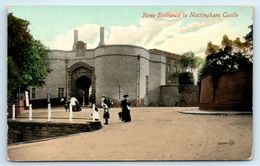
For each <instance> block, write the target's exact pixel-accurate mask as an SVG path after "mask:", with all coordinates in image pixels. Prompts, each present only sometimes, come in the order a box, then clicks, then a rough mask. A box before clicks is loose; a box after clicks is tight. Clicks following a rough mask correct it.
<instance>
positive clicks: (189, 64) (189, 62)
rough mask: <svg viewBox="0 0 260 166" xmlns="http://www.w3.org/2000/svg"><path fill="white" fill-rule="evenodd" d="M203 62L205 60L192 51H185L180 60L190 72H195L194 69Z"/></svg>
mask: <svg viewBox="0 0 260 166" xmlns="http://www.w3.org/2000/svg"><path fill="white" fill-rule="evenodd" d="M202 62H203V60H202V59H201V58H199V57H196V56H195V54H194V53H193V52H192V51H189V52H185V53H184V54H183V55H182V58H181V60H180V63H181V65H182V67H184V68H186V71H189V72H193V70H194V69H196V68H197V67H199V66H200V65H201V64H202Z"/></svg>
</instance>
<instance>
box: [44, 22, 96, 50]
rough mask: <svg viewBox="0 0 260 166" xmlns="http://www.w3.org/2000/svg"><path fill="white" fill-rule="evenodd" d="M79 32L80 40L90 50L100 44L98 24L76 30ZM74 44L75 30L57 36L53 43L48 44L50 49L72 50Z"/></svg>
mask: <svg viewBox="0 0 260 166" xmlns="http://www.w3.org/2000/svg"><path fill="white" fill-rule="evenodd" d="M75 29H77V30H78V40H81V41H84V42H85V43H87V47H88V48H94V47H95V46H97V45H98V42H99V29H100V26H99V25H97V24H86V25H83V26H80V27H78V28H75ZM73 42H74V30H71V31H69V32H66V33H64V34H61V35H59V36H57V37H56V38H55V39H54V40H53V41H50V42H47V43H46V45H47V46H49V48H50V49H57V50H71V49H72V45H73Z"/></svg>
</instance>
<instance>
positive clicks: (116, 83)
mask: <svg viewBox="0 0 260 166" xmlns="http://www.w3.org/2000/svg"><path fill="white" fill-rule="evenodd" d="M140 66H142V68H145V70H141V72H140ZM95 74H96V101H97V104H100V102H101V97H102V95H105V96H109V97H110V98H111V99H112V100H113V101H114V103H115V105H117V104H118V103H119V101H120V100H122V98H123V95H124V94H128V95H129V100H130V101H131V102H132V104H133V105H138V103H141V101H142V100H143V98H144V96H145V94H144V93H145V92H144V91H145V90H144V89H143V88H145V81H144V80H145V78H146V75H147V76H148V75H149V53H148V51H147V50H146V49H144V48H142V47H138V46H134V45H103V46H100V47H97V48H96V50H95ZM142 84H144V85H142Z"/></svg>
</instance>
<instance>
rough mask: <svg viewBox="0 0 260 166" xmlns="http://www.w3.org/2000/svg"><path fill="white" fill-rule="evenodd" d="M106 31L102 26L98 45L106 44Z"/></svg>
mask: <svg viewBox="0 0 260 166" xmlns="http://www.w3.org/2000/svg"><path fill="white" fill-rule="evenodd" d="M104 31H105V29H104V27H100V34H99V35H100V40H99V44H98V46H103V45H104V44H105V42H104Z"/></svg>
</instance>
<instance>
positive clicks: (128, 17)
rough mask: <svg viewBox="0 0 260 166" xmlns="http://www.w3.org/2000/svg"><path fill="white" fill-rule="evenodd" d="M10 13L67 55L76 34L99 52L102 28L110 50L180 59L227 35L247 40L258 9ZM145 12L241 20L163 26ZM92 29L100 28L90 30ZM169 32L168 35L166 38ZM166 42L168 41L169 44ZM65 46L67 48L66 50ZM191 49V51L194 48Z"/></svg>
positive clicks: (25, 9)
mask: <svg viewBox="0 0 260 166" xmlns="http://www.w3.org/2000/svg"><path fill="white" fill-rule="evenodd" d="M8 12H12V13H13V14H14V15H15V16H17V17H20V18H23V19H25V20H28V21H29V22H30V26H29V29H30V32H31V33H32V34H33V36H34V37H35V38H36V39H38V40H41V41H42V42H43V44H45V45H46V46H47V47H49V48H51V49H65V50H69V49H71V45H72V43H71V42H72V38H71V37H72V31H73V30H74V29H79V38H81V40H83V41H85V42H86V43H88V46H90V47H89V48H95V46H96V45H97V43H98V41H97V40H98V34H97V33H98V26H104V27H105V30H106V41H108V44H111V43H112V44H114V43H115V44H135V45H140V46H143V47H145V48H155V47H156V48H158V49H163V50H166V51H171V52H175V53H178V54H182V53H183V52H186V51H189V50H188V49H189V48H190V49H191V51H194V52H200V54H201V55H202V53H203V52H204V50H205V47H206V43H207V42H208V41H213V42H215V43H216V44H219V41H220V40H221V38H222V36H223V35H224V34H227V35H229V36H230V37H231V38H235V37H243V35H245V34H246V33H247V32H248V31H249V29H248V26H249V25H250V24H252V22H253V19H252V16H253V8H252V7H249V6H233V7H231V6H121V7H120V6H106V7H105V6H11V7H9V9H8ZM144 12H147V13H158V12H184V13H187V14H190V13H191V12H201V13H210V12H211V13H220V14H222V13H224V12H228V13H233V12H236V13H238V15H239V16H238V17H235V18H223V17H222V18H221V19H219V20H218V19H216V18H201V17H199V18H190V17H187V18H183V19H181V20H177V19H164V20H163V21H162V20H161V21H158V19H157V20H156V19H153V20H151V19H142V18H141V17H142V15H143V13H144ZM167 22H168V23H167ZM169 22H172V24H169ZM175 24H176V26H175ZM220 24H222V26H221V25H220ZM90 25H95V26H94V27H93V26H92V28H90ZM155 26H156V27H155ZM210 27H212V28H210ZM118 28H119V30H121V31H117V32H118V33H121V34H122V35H121V37H122V38H120V36H119V37H118V34H117V32H115V30H118ZM147 28H148V29H149V30H148V32H147V33H146V31H144V30H146V29H147ZM156 28H157V29H156ZM167 28H168V31H167V32H164V31H166V30H167ZM203 28H204V30H205V31H207V32H208V31H211V32H208V33H209V34H210V35H207V36H208V37H209V38H207V36H201V37H198V36H197V37H198V40H199V41H201V42H199V43H201V44H197V45H196V46H194V42H195V41H193V42H192V41H191V42H187V41H190V40H194V38H196V34H199V32H200V33H201V34H205V32H201V30H202V29H203ZM205 28H208V30H206V29H205ZM214 28H215V29H214ZM124 29H125V31H124ZM124 32H125V33H128V32H129V33H131V34H135V36H132V35H126V34H124ZM80 33H81V34H80ZM83 33H84V34H83ZM212 34H215V36H214V35H213V36H212ZM138 35H139V36H138ZM181 35H183V37H182V36H181ZM84 36H85V37H84ZM116 36H117V37H116ZM166 36H168V37H167V38H166ZM125 38H127V41H126V40H125ZM145 38H147V39H146V41H144V39H145ZM189 38H190V39H189ZM148 39H149V40H148ZM202 40H203V41H202ZM61 41H62V43H63V45H61ZM170 42H171V43H172V44H174V45H175V46H176V48H175V49H173V48H172V47H170V45H171V43H170ZM182 43H186V44H187V46H186V48H187V50H185V48H183V46H182V45H183V44H182ZM189 43H190V44H191V45H192V46H189Z"/></svg>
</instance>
